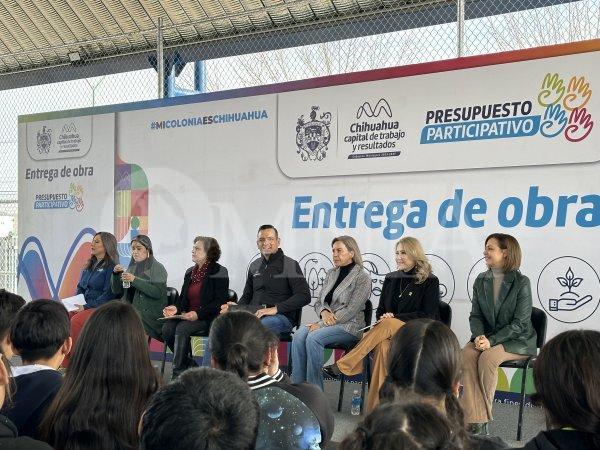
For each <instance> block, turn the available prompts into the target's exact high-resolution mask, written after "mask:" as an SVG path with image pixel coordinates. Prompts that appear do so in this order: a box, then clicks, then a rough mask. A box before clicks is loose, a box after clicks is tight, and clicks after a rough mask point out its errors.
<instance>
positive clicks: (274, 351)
mask: <svg viewBox="0 0 600 450" xmlns="http://www.w3.org/2000/svg"><path fill="white" fill-rule="evenodd" d="M265 341H266V343H267V351H266V353H265V356H264V358H263V372H265V373H266V374H267V375H271V376H273V375H275V374H276V373H277V371H278V370H279V336H278V335H277V334H276V333H275V332H273V331H272V330H269V329H268V328H266V329H265Z"/></svg>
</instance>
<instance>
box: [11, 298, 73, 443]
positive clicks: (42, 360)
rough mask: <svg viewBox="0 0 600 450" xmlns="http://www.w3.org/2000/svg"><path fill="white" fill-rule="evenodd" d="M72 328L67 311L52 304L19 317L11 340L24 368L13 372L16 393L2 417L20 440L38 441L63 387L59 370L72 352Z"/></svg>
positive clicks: (35, 304)
mask: <svg viewBox="0 0 600 450" xmlns="http://www.w3.org/2000/svg"><path fill="white" fill-rule="evenodd" d="M69 328H70V323H69V314H68V313H67V310H66V309H65V307H64V306H63V305H62V303H60V302H54V301H52V300H34V301H32V302H30V303H28V304H27V305H25V306H24V307H23V308H22V309H21V310H20V311H19V312H18V313H17V316H16V317H15V320H14V322H13V324H12V327H11V332H10V340H11V343H12V346H13V348H14V349H15V351H16V353H18V354H19V355H20V356H21V359H22V361H23V366H21V367H15V368H14V369H13V379H14V382H15V385H16V389H15V393H14V395H13V397H12V404H9V405H5V406H4V407H3V409H2V414H3V415H5V416H6V417H8V418H9V419H10V420H11V421H12V422H13V423H14V424H15V425H16V427H17V430H18V431H19V436H30V437H32V438H34V439H38V426H39V424H40V422H41V420H42V417H43V415H44V413H45V411H46V408H47V407H48V406H49V405H50V403H51V402H52V400H54V397H55V395H56V393H57V392H58V389H59V388H60V386H61V385H62V376H61V374H60V372H58V370H57V369H58V368H59V367H60V364H61V362H62V360H63V358H64V357H65V355H66V354H67V353H69V351H70V350H71V337H70V336H69Z"/></svg>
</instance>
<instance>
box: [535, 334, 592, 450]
mask: <svg viewBox="0 0 600 450" xmlns="http://www.w3.org/2000/svg"><path fill="white" fill-rule="evenodd" d="M598 367H600V332H598V331H592V330H571V331H565V332H563V333H560V334H559V335H557V336H555V337H554V338H552V339H550V340H549V341H548V342H547V343H546V344H545V345H544V346H543V347H542V349H541V351H540V355H539V356H538V357H537V359H536V360H535V363H534V367H533V380H534V382H535V389H536V394H534V395H533V400H534V401H535V402H536V403H538V404H541V405H542V406H543V408H544V410H545V412H546V420H547V422H548V428H551V429H553V428H564V427H570V428H574V429H576V430H578V431H584V432H588V433H591V434H594V435H595V436H594V438H593V439H594V443H595V445H596V447H598V448H600V378H599V377H598Z"/></svg>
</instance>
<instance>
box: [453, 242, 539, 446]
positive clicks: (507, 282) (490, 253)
mask: <svg viewBox="0 0 600 450" xmlns="http://www.w3.org/2000/svg"><path fill="white" fill-rule="evenodd" d="M483 256H484V257H485V263H486V265H487V266H488V270H487V271H486V272H483V273H480V274H479V275H478V276H477V278H476V279H475V282H474V283H473V300H472V308H471V314H470V316H469V324H470V327H471V340H470V342H469V343H468V344H467V345H466V346H465V348H464V349H463V385H464V388H463V396H462V399H461V400H462V405H463V409H464V411H465V419H466V421H467V423H468V424H470V426H469V428H470V430H471V431H472V432H473V433H474V434H483V435H486V434H488V430H487V424H488V422H489V421H490V420H492V402H493V400H494V393H495V391H496V383H497V381H498V367H499V366H500V364H501V363H503V362H504V361H508V360H519V359H525V358H526V357H527V356H528V355H535V353H536V334H535V330H534V329H533V325H532V324H531V286H530V284H529V278H527V277H526V276H525V275H522V274H521V272H519V267H520V265H521V247H519V243H518V242H517V240H516V239H515V238H514V237H512V236H510V235H508V234H502V233H494V234H491V235H489V236H488V237H487V239H486V240H485V249H484V251H483Z"/></svg>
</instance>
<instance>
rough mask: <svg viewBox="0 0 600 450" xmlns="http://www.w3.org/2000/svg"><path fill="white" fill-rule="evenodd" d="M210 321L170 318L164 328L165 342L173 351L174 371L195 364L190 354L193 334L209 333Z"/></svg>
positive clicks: (176, 371)
mask: <svg viewBox="0 0 600 450" xmlns="http://www.w3.org/2000/svg"><path fill="white" fill-rule="evenodd" d="M209 328H210V322H206V321H204V320H194V321H189V320H175V319H173V320H168V321H167V322H166V323H165V324H164V325H163V329H162V334H163V339H164V342H165V344H167V346H168V347H169V348H170V349H171V351H172V352H173V372H174V373H175V374H178V373H180V372H183V371H184V370H185V369H187V368H188V367H191V366H194V361H193V359H192V358H190V357H189V356H188V355H189V354H190V353H191V351H192V349H191V342H190V337H191V336H199V335H208V330H209Z"/></svg>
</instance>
